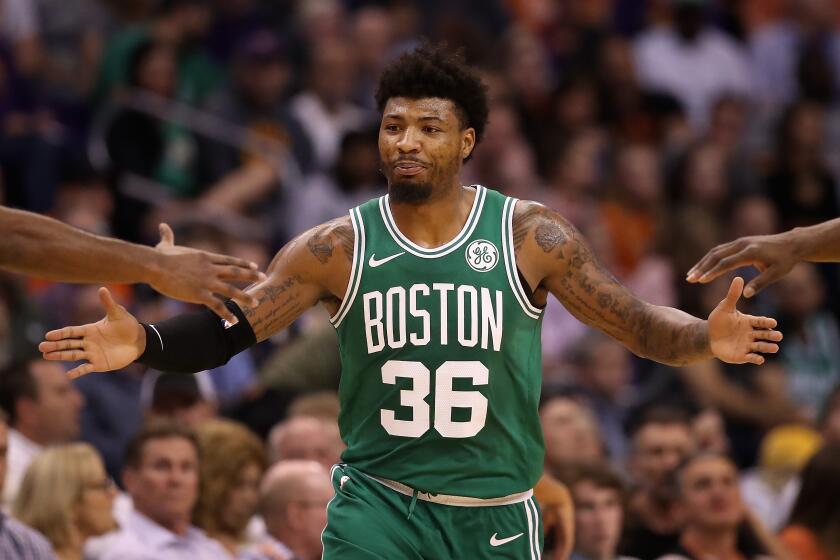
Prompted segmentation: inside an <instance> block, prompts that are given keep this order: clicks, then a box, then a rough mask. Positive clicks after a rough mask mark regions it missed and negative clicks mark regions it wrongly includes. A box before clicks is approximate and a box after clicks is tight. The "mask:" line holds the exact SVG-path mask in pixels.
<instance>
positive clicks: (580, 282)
mask: <svg viewBox="0 0 840 560" xmlns="http://www.w3.org/2000/svg"><path fill="white" fill-rule="evenodd" d="M513 232H514V246H515V248H516V250H517V253H520V251H528V249H529V248H528V246H527V245H528V244H529V243H530V244H532V245H531V246H532V247H534V249H533V252H531V253H530V254H531V255H532V256H533V255H536V256H537V258H540V259H543V260H544V261H545V262H546V263H547V264H546V267H545V268H546V270H547V271H548V272H547V273H546V275H545V279H544V280H543V285H544V287H545V288H547V289H548V290H550V291H551V292H552V293H553V294H554V295H555V296H556V297H557V298H558V299H559V300H560V301H561V302H562V303H563V304H564V305H565V306H566V308H567V309H568V310H569V311H570V312H571V313H572V314H574V315H575V316H576V317H577V318H578V319H580V320H582V321H584V322H585V323H587V324H589V325H590V326H593V327H596V328H598V329H600V330H602V331H604V332H605V333H607V334H609V335H610V336H612V337H613V338H616V339H617V340H619V341H621V342H622V343H624V344H625V345H626V346H627V347H628V348H629V349H630V350H632V351H633V352H635V353H636V354H638V355H639V356H642V357H646V358H650V359H653V360H657V361H660V362H664V363H668V364H673V365H681V364H685V363H689V362H693V361H696V360H698V359H702V358H705V357H709V356H710V355H711V354H710V350H709V343H708V332H707V328H706V322H705V321H702V320H700V319H697V318H694V317H691V316H690V315H688V314H686V313H683V312H681V311H678V310H676V309H670V308H665V307H658V306H655V305H650V304H648V303H645V302H643V301H640V300H639V299H637V298H636V297H635V296H633V294H631V293H630V292H629V291H628V290H627V289H626V288H625V287H624V286H622V285H621V283H620V282H619V281H618V280H616V278H615V277H614V276H613V275H612V274H610V273H609V272H608V271H607V270H606V269H605V268H604V267H602V266H601V265H600V263H598V261H597V259H595V257H594V255H593V254H592V252H591V251H590V250H589V248H588V247H587V245H586V242H585V241H584V239H583V237H582V236H581V235H580V233H579V232H578V231H577V230H576V229H575V228H574V226H572V225H571V224H569V223H568V222H567V221H566V220H564V219H563V218H562V217H560V216H559V215H557V214H556V213H555V212H553V211H552V210H550V209H548V208H546V207H545V206H541V205H537V204H529V205H528V206H526V207H525V208H524V209H523V210H522V211H521V213H520V212H519V211H518V209H517V214H516V215H514V224H513ZM537 247H538V248H539V250H537Z"/></svg>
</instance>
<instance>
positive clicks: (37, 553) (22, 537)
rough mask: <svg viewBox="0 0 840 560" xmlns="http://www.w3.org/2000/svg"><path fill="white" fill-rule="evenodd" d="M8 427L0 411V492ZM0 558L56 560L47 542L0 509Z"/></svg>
mask: <svg viewBox="0 0 840 560" xmlns="http://www.w3.org/2000/svg"><path fill="white" fill-rule="evenodd" d="M8 435H9V425H8V424H7V423H6V414H5V413H4V412H3V411H2V410H0V490H2V489H3V481H4V480H5V479H6V452H7V451H8V449H9V448H8ZM0 558H3V559H4V560H56V558H55V554H53V550H52V547H50V543H49V541H47V539H45V538H44V536H43V535H42V534H40V533H38V532H37V531H35V530H34V529H30V528H29V527H27V526H26V525H24V524H23V523H21V522H20V521H17V520H15V519H12V518H10V517H7V516H6V514H5V513H3V510H2V509H0Z"/></svg>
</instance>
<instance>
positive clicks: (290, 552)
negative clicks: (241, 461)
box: [240, 461, 333, 560]
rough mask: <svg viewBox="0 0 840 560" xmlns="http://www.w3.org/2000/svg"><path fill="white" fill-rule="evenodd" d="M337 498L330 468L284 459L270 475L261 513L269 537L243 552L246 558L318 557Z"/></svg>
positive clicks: (309, 559)
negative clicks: (332, 502)
mask: <svg viewBox="0 0 840 560" xmlns="http://www.w3.org/2000/svg"><path fill="white" fill-rule="evenodd" d="M332 497H333V487H332V483H331V481H330V476H329V471H327V470H326V469H324V468H323V467H322V466H321V465H319V464H318V463H316V462H315V461H283V462H281V463H278V464H276V465H274V466H273V467H272V468H271V469H270V470H269V471H268V474H266V477H265V480H264V481H263V484H262V488H261V489H260V514H261V515H262V517H263V519H264V520H265V526H266V529H267V530H268V536H267V537H266V538H265V539H264V540H263V542H261V543H259V544H257V545H254V546H253V547H251V548H250V549H249V550H248V551H246V552H245V553H243V554H242V555H241V556H240V558H242V559H243V560H275V559H277V558H282V559H286V558H290V559H291V558H294V559H296V560H317V559H320V558H321V554H322V552H323V547H322V544H321V533H322V532H323V530H324V527H326V525H327V505H328V504H329V501H330V500H331V499H332Z"/></svg>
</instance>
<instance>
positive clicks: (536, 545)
mask: <svg viewBox="0 0 840 560" xmlns="http://www.w3.org/2000/svg"><path fill="white" fill-rule="evenodd" d="M331 475H332V483H333V488H334V489H335V497H333V499H332V500H331V501H330V503H329V506H327V527H326V528H325V529H324V533H323V535H322V537H321V539H322V541H323V544H324V556H323V558H324V560H363V559H364V560H373V559H380V560H402V559H410V560H415V559H416V560H420V559H423V560H446V559H450V558H452V559H465V560H479V559H482V558H516V559H522V560H539V559H540V557H541V553H542V545H543V535H542V525H541V523H540V511H539V508H538V507H537V503H536V501H535V500H534V498H533V496H532V492H531V491H528V492H523V493H521V494H515V495H513V496H505V497H503V498H495V499H490V500H482V499H478V498H464V497H457V496H444V495H441V494H436V495H432V494H424V493H422V492H418V491H416V490H413V489H411V488H408V487H407V486H404V485H402V484H399V483H396V482H393V481H387V480H381V479H377V478H373V477H371V476H368V475H366V474H364V473H362V472H361V471H359V470H357V469H355V468H353V467H351V466H349V465H336V466H334V467H333V468H332V471H331Z"/></svg>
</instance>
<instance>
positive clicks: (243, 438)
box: [193, 420, 267, 556]
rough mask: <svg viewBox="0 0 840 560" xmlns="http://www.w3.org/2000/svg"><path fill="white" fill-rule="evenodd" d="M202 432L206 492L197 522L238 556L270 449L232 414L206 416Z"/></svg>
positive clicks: (253, 510)
mask: <svg viewBox="0 0 840 560" xmlns="http://www.w3.org/2000/svg"><path fill="white" fill-rule="evenodd" d="M197 433H198V441H199V445H200V447H201V482H200V484H201V492H200V494H199V499H198V505H197V506H196V508H195V512H194V513H193V522H194V523H195V525H196V526H197V527H200V528H202V529H204V531H206V532H207V535H208V536H210V537H212V538H214V539H216V540H218V541H219V542H220V543H222V545H223V546H224V547H225V548H226V549H227V550H228V551H229V552H230V553H231V554H233V555H234V556H236V555H237V553H238V549H239V548H240V546H241V545H243V544H246V542H245V541H246V535H245V530H246V528H247V527H248V522H249V521H250V520H251V518H252V517H253V515H254V513H256V511H257V502H258V501H259V489H260V481H261V480H262V475H263V473H264V472H265V469H266V467H267V459H266V456H265V450H264V448H263V445H262V443H261V442H260V440H259V439H258V438H257V436H256V435H254V434H253V433H252V432H251V431H250V430H248V428H246V427H245V426H243V425H241V424H238V423H236V422H231V421H229V420H211V421H208V422H205V423H204V424H202V425H201V426H199V427H198V431H197Z"/></svg>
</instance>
